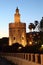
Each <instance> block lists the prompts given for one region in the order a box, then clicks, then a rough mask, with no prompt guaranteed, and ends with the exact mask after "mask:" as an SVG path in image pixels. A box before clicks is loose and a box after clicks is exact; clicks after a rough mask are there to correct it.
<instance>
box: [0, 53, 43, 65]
mask: <svg viewBox="0 0 43 65" xmlns="http://www.w3.org/2000/svg"><path fill="white" fill-rule="evenodd" d="M0 56H13V57H17V58H20V59H24V60H27V61H31V62H34V63H38V64H41V65H43V54H31V53H0Z"/></svg>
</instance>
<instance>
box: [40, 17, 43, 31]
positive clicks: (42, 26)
mask: <svg viewBox="0 0 43 65" xmlns="http://www.w3.org/2000/svg"><path fill="white" fill-rule="evenodd" d="M40 31H43V17H42V19H41V21H40Z"/></svg>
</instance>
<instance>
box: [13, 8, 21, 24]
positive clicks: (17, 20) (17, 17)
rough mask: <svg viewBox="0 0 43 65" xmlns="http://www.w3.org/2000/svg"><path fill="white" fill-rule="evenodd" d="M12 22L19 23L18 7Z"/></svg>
mask: <svg viewBox="0 0 43 65" xmlns="http://www.w3.org/2000/svg"><path fill="white" fill-rule="evenodd" d="M14 21H15V23H19V22H20V14H19V9H18V7H17V8H16V13H15V15H14Z"/></svg>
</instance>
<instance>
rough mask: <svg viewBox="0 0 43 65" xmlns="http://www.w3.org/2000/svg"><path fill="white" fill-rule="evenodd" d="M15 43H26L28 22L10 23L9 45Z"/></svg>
mask: <svg viewBox="0 0 43 65" xmlns="http://www.w3.org/2000/svg"><path fill="white" fill-rule="evenodd" d="M14 43H19V44H22V45H23V46H25V45H26V24H25V23H10V24H9V45H12V44H14Z"/></svg>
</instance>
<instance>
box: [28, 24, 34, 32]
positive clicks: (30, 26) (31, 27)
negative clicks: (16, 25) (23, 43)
mask: <svg viewBox="0 0 43 65" xmlns="http://www.w3.org/2000/svg"><path fill="white" fill-rule="evenodd" d="M28 28H29V29H30V31H32V29H33V30H34V29H35V25H34V24H33V23H30V24H29V26H28Z"/></svg>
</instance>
